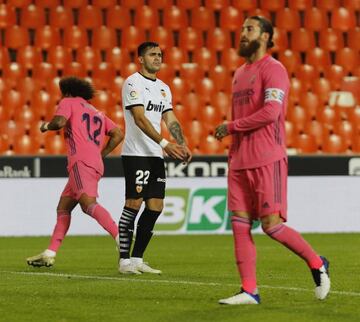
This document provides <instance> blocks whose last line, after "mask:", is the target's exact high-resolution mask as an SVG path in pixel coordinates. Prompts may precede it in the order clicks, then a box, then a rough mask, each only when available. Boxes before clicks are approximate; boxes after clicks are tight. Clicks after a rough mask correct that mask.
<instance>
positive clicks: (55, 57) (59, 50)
mask: <svg viewBox="0 0 360 322" xmlns="http://www.w3.org/2000/svg"><path fill="white" fill-rule="evenodd" d="M47 53H48V56H47V61H48V62H49V63H50V64H52V65H53V66H54V68H55V69H58V70H63V69H64V68H65V66H66V65H68V64H70V63H71V61H72V54H71V49H70V48H67V47H63V46H56V47H50V48H49V49H48V51H47Z"/></svg>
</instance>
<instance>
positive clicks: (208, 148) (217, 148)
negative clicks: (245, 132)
mask: <svg viewBox="0 0 360 322" xmlns="http://www.w3.org/2000/svg"><path fill="white" fill-rule="evenodd" d="M199 150H200V153H202V154H207V155H216V154H221V153H224V149H223V147H222V145H221V143H220V141H218V140H216V139H215V138H214V137H213V136H212V135H208V136H207V137H206V139H205V140H201V141H200V144H199Z"/></svg>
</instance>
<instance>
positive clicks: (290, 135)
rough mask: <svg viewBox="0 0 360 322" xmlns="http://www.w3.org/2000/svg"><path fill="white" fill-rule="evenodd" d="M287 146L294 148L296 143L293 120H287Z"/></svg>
mask: <svg viewBox="0 0 360 322" xmlns="http://www.w3.org/2000/svg"><path fill="white" fill-rule="evenodd" d="M285 135H286V147H287V148H293V147H294V143H295V136H296V133H295V128H294V125H293V124H292V122H290V121H288V120H285Z"/></svg>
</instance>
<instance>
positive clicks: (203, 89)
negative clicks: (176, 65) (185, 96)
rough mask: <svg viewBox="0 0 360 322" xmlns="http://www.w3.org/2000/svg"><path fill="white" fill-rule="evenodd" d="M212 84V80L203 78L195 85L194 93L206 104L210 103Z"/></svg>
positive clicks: (212, 90) (213, 86)
mask: <svg viewBox="0 0 360 322" xmlns="http://www.w3.org/2000/svg"><path fill="white" fill-rule="evenodd" d="M214 88H215V85H214V82H213V80H212V79H210V78H208V77H205V78H201V79H198V80H197V82H196V85H195V93H196V94H198V95H199V96H200V98H201V100H203V101H204V102H206V103H210V102H211V94H212V93H213V92H214Z"/></svg>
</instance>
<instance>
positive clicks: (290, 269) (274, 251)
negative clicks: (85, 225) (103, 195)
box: [0, 234, 360, 322]
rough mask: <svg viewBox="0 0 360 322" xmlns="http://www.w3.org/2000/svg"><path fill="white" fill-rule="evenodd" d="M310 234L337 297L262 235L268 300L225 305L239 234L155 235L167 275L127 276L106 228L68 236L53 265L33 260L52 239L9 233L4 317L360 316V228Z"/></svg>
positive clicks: (155, 261) (156, 257) (262, 286)
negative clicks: (318, 291)
mask: <svg viewBox="0 0 360 322" xmlns="http://www.w3.org/2000/svg"><path fill="white" fill-rule="evenodd" d="M305 238H306V239H307V240H308V241H309V242H310V243H311V244H312V245H313V246H314V248H315V249H316V250H317V251H318V252H319V253H320V254H322V255H325V256H326V257H327V258H328V259H329V260H330V276H331V279H332V291H331V292H330V295H329V297H328V298H327V299H326V300H325V301H319V300H316V299H315V297H314V293H313V289H314V285H313V281H312V278H311V274H310V272H309V270H308V268H307V267H306V265H305V264H304V263H303V262H302V261H301V260H300V259H298V258H297V257H296V256H295V255H293V254H292V253H291V252H289V251H288V250H287V249H285V248H284V247H282V246H281V245H279V244H277V243H276V242H275V241H273V240H271V239H270V238H268V237H267V236H262V235H256V236H255V242H256V245H257V250H258V283H259V290H260V294H261V297H262V304H261V305H258V306H256V305H255V306H220V305H219V304H217V301H218V299H220V298H223V297H228V296H231V295H233V294H234V293H236V292H237V291H238V290H239V279H238V274H237V270H236V267H235V264H234V258H233V245H232V236H218V235H213V236H157V237H155V238H154V239H153V240H152V242H151V244H150V246H149V249H148V251H147V256H146V258H145V260H147V261H148V262H149V263H150V264H151V265H152V266H154V267H155V268H160V269H161V270H163V275H162V276H153V275H145V274H143V275H140V276H125V275H120V274H119V273H118V272H117V254H116V252H115V246H114V243H113V241H112V240H111V239H110V238H109V237H105V236H87V237H73V236H69V237H67V238H66V239H65V241H64V243H63V246H62V247H61V249H60V251H59V253H58V256H57V258H56V263H55V265H54V267H52V268H44V267H43V268H33V267H28V266H27V264H26V262H25V258H26V257H28V256H32V255H35V254H37V253H39V252H41V251H42V250H43V249H44V248H46V246H47V244H48V240H49V238H44V237H26V238H25V237H24V238H0V245H1V246H0V321H4V322H12V321H14V322H15V321H16V322H21V321H39V322H40V321H51V322H70V321H71V322H73V321H74V322H75V321H76V322H78V321H87V322H89V321H106V322H108V321H125V322H132V321H156V322H182V321H184V322H185V321H194V322H197V321H240V320H241V321H245V322H251V321H276V322H282V321H284V322H285V321H286V322H288V321H290V322H298V321H299V322H300V321H301V322H302V321H304V322H311V321H317V322H321V321H324V322H325V321H326V322H329V321H337V322H342V321H344V322H345V321H346V322H352V321H354V322H355V321H360V278H359V271H360V256H359V249H360V235H359V234H312V235H310V234H309V235H305Z"/></svg>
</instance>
